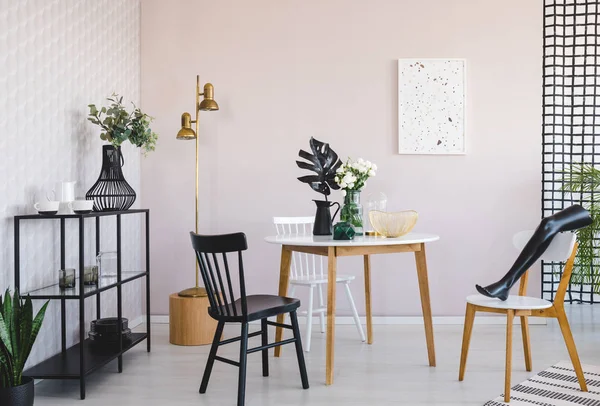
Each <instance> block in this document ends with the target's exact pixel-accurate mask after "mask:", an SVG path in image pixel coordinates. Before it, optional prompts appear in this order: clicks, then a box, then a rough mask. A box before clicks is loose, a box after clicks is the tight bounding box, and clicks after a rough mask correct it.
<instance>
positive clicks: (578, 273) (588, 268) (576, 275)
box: [562, 163, 600, 293]
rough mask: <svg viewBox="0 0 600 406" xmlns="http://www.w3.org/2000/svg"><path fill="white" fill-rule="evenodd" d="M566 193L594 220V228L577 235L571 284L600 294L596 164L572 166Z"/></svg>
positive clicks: (599, 173) (599, 192) (598, 172)
mask: <svg viewBox="0 0 600 406" xmlns="http://www.w3.org/2000/svg"><path fill="white" fill-rule="evenodd" d="M562 181H563V182H564V185H563V187H562V189H563V190H564V191H565V192H567V193H570V194H571V197H572V198H573V199H574V200H576V201H579V202H581V204H582V206H584V207H585V208H586V209H587V210H588V211H589V212H590V215H591V216H592V224H591V225H589V226H588V227H585V228H582V229H579V230H577V231H576V234H577V242H578V243H579V249H578V250H577V256H576V257H575V264H574V266H573V275H572V276H571V282H572V283H576V284H582V285H584V284H589V285H592V288H593V289H594V292H596V293H600V247H599V245H600V240H598V238H599V233H600V170H598V169H596V168H595V167H594V166H593V165H592V164H587V163H582V164H572V165H571V166H570V167H569V168H568V169H567V170H566V171H565V172H564V175H563V177H562Z"/></svg>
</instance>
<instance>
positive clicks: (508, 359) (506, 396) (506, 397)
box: [504, 309, 515, 403]
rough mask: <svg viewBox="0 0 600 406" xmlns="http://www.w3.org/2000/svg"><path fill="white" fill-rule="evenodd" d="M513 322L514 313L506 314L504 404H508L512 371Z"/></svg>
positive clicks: (509, 311)
mask: <svg viewBox="0 0 600 406" xmlns="http://www.w3.org/2000/svg"><path fill="white" fill-rule="evenodd" d="M514 321H515V311H514V310H512V309H510V310H508V312H507V313H506V366H505V368H506V370H505V371H504V402H506V403H508V402H510V373H511V371H512V332H513V323H514Z"/></svg>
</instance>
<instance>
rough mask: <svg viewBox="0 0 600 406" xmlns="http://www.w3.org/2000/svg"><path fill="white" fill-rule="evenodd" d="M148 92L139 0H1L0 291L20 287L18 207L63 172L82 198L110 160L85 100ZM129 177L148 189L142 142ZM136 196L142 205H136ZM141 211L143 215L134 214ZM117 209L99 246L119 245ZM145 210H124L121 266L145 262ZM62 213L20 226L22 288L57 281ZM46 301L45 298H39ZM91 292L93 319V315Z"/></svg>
mask: <svg viewBox="0 0 600 406" xmlns="http://www.w3.org/2000/svg"><path fill="white" fill-rule="evenodd" d="M113 92H118V93H120V94H121V95H123V96H124V99H125V100H128V101H133V102H136V103H138V102H139V100H140V1H139V0H94V1H87V0H86V1H81V0H18V1H17V0H0V111H1V112H2V114H0V151H2V159H0V173H2V174H3V177H2V182H0V291H4V290H5V289H7V288H11V289H12V288H13V287H14V281H13V272H14V252H13V250H14V245H13V242H14V231H13V230H14V222H13V216H15V215H19V214H33V213H35V211H34V209H33V203H34V202H35V201H36V200H40V199H45V198H46V197H45V195H46V193H47V192H48V191H50V190H51V189H52V188H53V187H54V184H55V183H56V182H59V181H76V182H77V183H76V185H75V194H76V198H78V197H82V196H85V192H86V191H87V190H88V189H89V188H90V186H92V185H93V184H94V182H95V181H96V179H97V178H98V175H99V173H100V166H101V164H102V145H103V142H102V141H101V140H100V137H99V131H98V129H97V128H95V127H94V126H93V125H92V124H91V123H89V122H88V121H87V120H86V115H87V112H88V111H87V110H88V109H87V105H88V104H90V103H96V104H102V103H104V99H105V98H106V97H107V96H110V95H111V93H113ZM123 154H124V157H125V165H124V166H123V171H124V174H125V178H126V179H127V181H128V182H129V183H130V184H131V186H132V187H133V188H134V189H135V190H136V191H137V192H138V196H139V191H140V159H141V157H140V152H139V150H138V149H137V148H134V147H132V146H131V145H129V144H127V145H124V147H123ZM138 207H141V206H140V202H139V201H138V202H136V204H135V205H134V208H138ZM134 217H135V218H134ZM85 224H86V225H85V233H86V234H85V235H86V240H85V244H84V248H85V262H86V265H90V264H93V263H94V257H95V252H94V250H95V241H94V228H93V225H94V222H93V221H92V220H88V221H86V223H85ZM115 224H116V221H115V218H114V217H113V218H104V219H103V220H102V223H101V235H102V242H101V250H104V251H110V250H114V249H115V248H116V230H115ZM142 224H143V222H142V216H138V217H136V215H127V216H123V225H122V236H123V245H122V248H123V252H124V256H123V269H124V270H127V269H135V270H139V269H141V266H142V265H143V264H142V253H143V251H142V249H143V246H142V241H143V237H142V236H143V235H144V234H142V233H144V230H143V229H142ZM66 226H67V227H66V266H67V267H71V268H77V264H78V249H77V241H78V238H77V221H75V220H68V221H67V223H66ZM59 241H60V239H59V222H58V221H56V220H43V221H40V220H35V221H31V220H27V221H24V222H22V227H21V238H20V243H21V290H22V291H28V290H33V289H36V288H41V287H44V286H48V285H52V284H55V283H57V282H58V268H59V267H60V246H59ZM142 286H143V285H142V283H141V282H135V283H132V284H131V286H126V287H125V288H124V290H123V298H124V302H123V303H124V316H125V317H128V318H129V319H130V320H132V319H134V318H137V317H139V316H141V314H142V312H143V309H142ZM35 302H36V303H35V306H36V307H39V306H41V301H35ZM101 310H102V314H103V316H113V315H116V292H115V291H111V292H106V293H103V294H102V309H101ZM95 314H96V312H95V300H94V299H93V298H89V299H87V300H86V325H87V326H88V328H89V321H91V320H93V319H94V318H95ZM78 331H79V323H78V304H77V301H76V300H75V301H73V300H71V301H67V345H68V346H71V345H73V344H74V343H75V342H77V341H78V338H79V335H78ZM60 342H61V341H60V303H59V302H57V301H53V302H52V304H51V305H50V307H49V310H48V312H47V313H46V320H45V322H44V324H43V326H42V330H41V331H40V335H39V336H38V339H37V341H36V344H35V346H34V348H33V351H32V355H31V357H30V359H29V362H28V365H32V364H35V363H37V362H39V361H40V360H43V359H45V358H48V357H50V356H52V355H54V354H55V353H57V352H59V351H60Z"/></svg>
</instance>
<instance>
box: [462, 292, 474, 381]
mask: <svg viewBox="0 0 600 406" xmlns="http://www.w3.org/2000/svg"><path fill="white" fill-rule="evenodd" d="M474 320H475V306H473V305H472V304H470V303H467V310H466V311H465V328H464V330H463V341H462V350H461V352H460V367H459V370H458V380H459V381H462V380H463V379H464V378H465V369H466V367H467V355H468V354H469V344H470V343H471V333H472V332H473V321H474Z"/></svg>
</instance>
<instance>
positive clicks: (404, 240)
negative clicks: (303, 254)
mask: <svg viewBox="0 0 600 406" xmlns="http://www.w3.org/2000/svg"><path fill="white" fill-rule="evenodd" d="M439 239H440V236H439V235H435V234H424V233H408V234H406V235H403V236H402V237H397V238H385V237H367V236H361V237H354V239H353V240H334V239H333V236H331V235H298V234H282V235H274V236H269V237H266V238H265V241H266V242H268V243H270V244H283V245H299V246H303V247H348V246H350V247H352V246H355V247H358V246H364V245H403V244H420V243H426V242H433V241H437V240H439Z"/></svg>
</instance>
